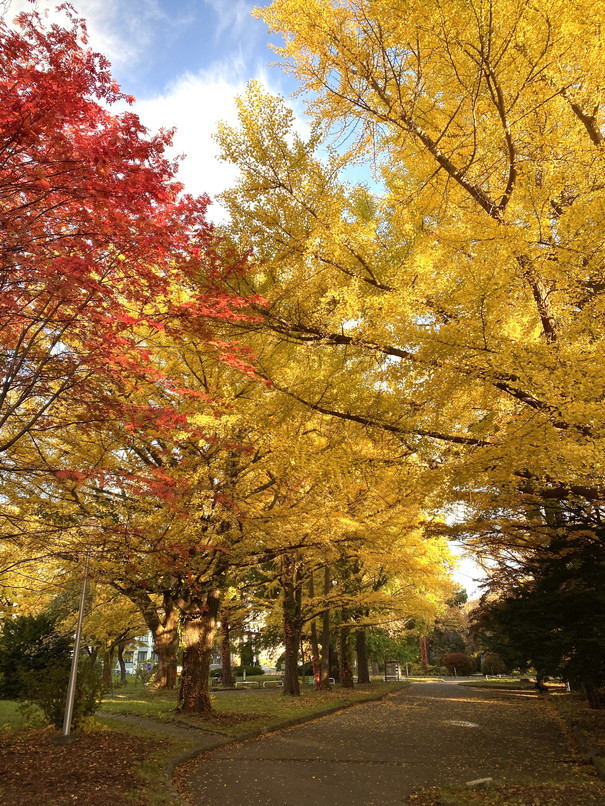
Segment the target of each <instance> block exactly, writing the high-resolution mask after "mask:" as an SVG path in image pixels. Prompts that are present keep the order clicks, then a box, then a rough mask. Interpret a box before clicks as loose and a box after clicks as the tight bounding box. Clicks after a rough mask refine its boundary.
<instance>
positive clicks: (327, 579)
mask: <svg viewBox="0 0 605 806" xmlns="http://www.w3.org/2000/svg"><path fill="white" fill-rule="evenodd" d="M331 584H332V576H331V574H330V566H329V565H326V567H325V569H324V598H325V599H326V601H327V598H328V595H329V593H330V587H331ZM318 688H319V689H320V690H321V691H329V690H330V688H331V686H330V608H329V607H326V609H325V610H324V611H323V613H322V615H321V662H320V669H319V686H318Z"/></svg>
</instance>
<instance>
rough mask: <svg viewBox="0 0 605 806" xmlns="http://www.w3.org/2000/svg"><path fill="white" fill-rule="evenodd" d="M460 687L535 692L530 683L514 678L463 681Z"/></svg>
mask: <svg viewBox="0 0 605 806" xmlns="http://www.w3.org/2000/svg"><path fill="white" fill-rule="evenodd" d="M460 685H461V686H471V687H472V688H500V689H513V690H519V689H520V690H522V691H528V690H531V691H535V688H536V687H535V685H534V684H533V683H532V682H529V683H528V682H525V681H521V680H519V679H516V680H515V679H514V678H493V679H491V680H465V681H464V683H460Z"/></svg>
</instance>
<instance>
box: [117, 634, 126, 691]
mask: <svg viewBox="0 0 605 806" xmlns="http://www.w3.org/2000/svg"><path fill="white" fill-rule="evenodd" d="M125 646H126V641H120V643H119V644H118V663H119V664H120V685H121V686H125V685H126V662H125V661H124V647H125Z"/></svg>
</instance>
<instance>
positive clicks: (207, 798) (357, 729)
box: [187, 683, 577, 806]
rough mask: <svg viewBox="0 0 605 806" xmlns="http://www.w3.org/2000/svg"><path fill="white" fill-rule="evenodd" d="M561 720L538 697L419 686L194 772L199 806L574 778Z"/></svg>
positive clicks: (209, 760) (380, 805)
mask: <svg viewBox="0 0 605 806" xmlns="http://www.w3.org/2000/svg"><path fill="white" fill-rule="evenodd" d="M572 757H573V751H572V748H571V746H570V744H569V742H568V740H567V738H566V736H565V734H564V732H563V728H562V727H561V724H560V721H559V719H558V717H557V716H556V715H555V713H554V711H553V710H551V708H550V707H549V706H548V704H547V703H546V702H544V701H543V699H542V698H540V697H537V696H536V695H535V694H533V693H521V692H508V691H507V692H503V691H495V690H486V689H474V688H470V687H462V686H459V685H456V684H455V683H420V684H414V685H412V686H411V687H409V688H406V689H403V690H402V691H400V692H397V693H396V694H394V695H391V696H389V697H388V698H387V699H386V700H382V701H380V702H373V703H367V704H364V705H359V706H356V707H354V708H351V709H349V710H347V711H343V712H340V713H337V714H334V715H331V716H325V717H322V718H320V719H317V720H315V721H313V722H310V723H307V724H305V725H302V726H298V727H295V728H289V729H287V730H284V731H281V732H279V733H275V734H272V735H269V736H265V737H262V738H259V739H255V740H251V741H247V742H243V743H242V744H240V745H237V746H230V747H225V748H220V749H218V750H215V751H213V752H211V753H208V754H206V755H204V756H203V757H201V758H200V759H198V760H197V761H196V762H195V763H194V764H192V765H191V766H190V767H189V769H188V772H187V781H188V785H189V787H190V791H191V793H192V797H193V802H194V803H195V804H199V806H202V804H208V803H220V804H221V806H243V804H246V806H283V805H284V804H287V806H309V804H310V803H314V804H317V805H318V806H323V805H324V804H326V806H327V804H329V806H362V804H363V806H393V805H394V804H399V805H401V804H403V803H405V802H406V799H407V795H409V794H411V793H412V792H414V791H416V790H418V789H420V788H422V787H424V786H432V785H436V784H445V783H464V782H466V781H469V780H475V779H477V778H485V777H492V778H494V779H497V780H499V781H506V780H511V779H513V778H517V779H518V778H524V779H526V780H562V779H570V778H571V779H573V778H574V777H576V776H577V774H576V773H574V771H573V769H572V765H571V762H572Z"/></svg>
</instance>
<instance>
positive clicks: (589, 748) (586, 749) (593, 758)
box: [564, 717, 605, 780]
mask: <svg viewBox="0 0 605 806" xmlns="http://www.w3.org/2000/svg"><path fill="white" fill-rule="evenodd" d="M564 718H565V717H564ZM565 721H566V722H567V724H568V725H569V727H570V729H571V732H572V734H573V737H574V739H575V740H576V742H577V745H578V747H579V748H580V752H581V753H582V755H583V756H584V758H585V759H586V761H590V763H591V764H592V765H593V766H594V767H595V769H596V771H597V773H598V775H599V777H600V778H602V779H604V780H605V758H604V757H603V756H602V755H600V754H599V751H598V750H597V749H596V747H595V746H594V745H593V744H591V742H590V740H589V739H588V738H587V736H586V734H585V733H584V731H583V730H582V728H581V727H580V726H579V725H578V723H577V722H574V721H573V720H567V719H565Z"/></svg>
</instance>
